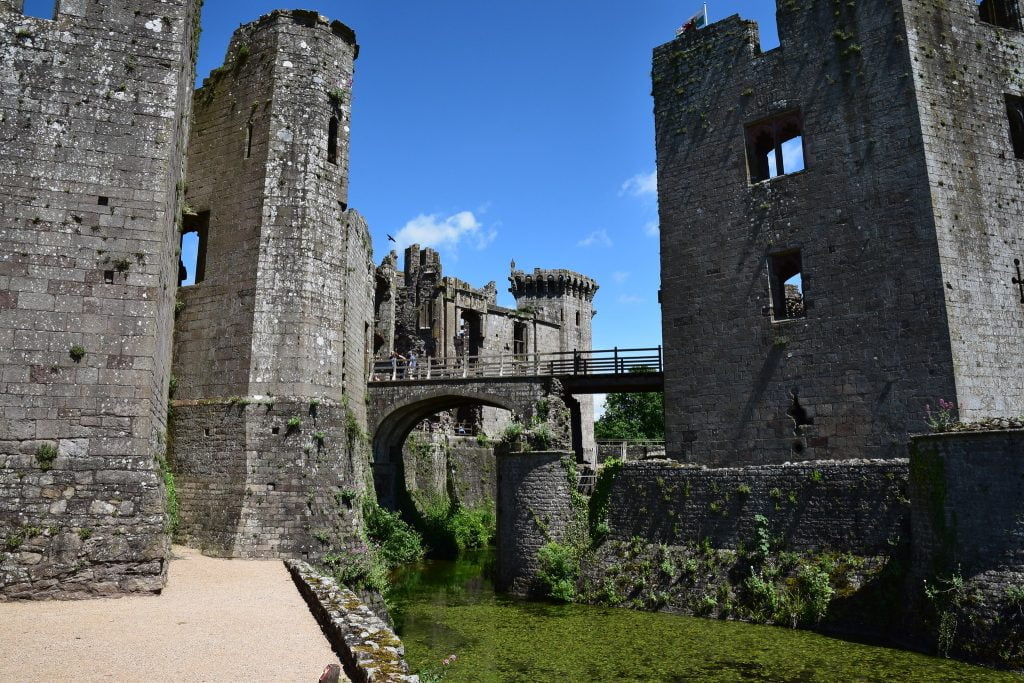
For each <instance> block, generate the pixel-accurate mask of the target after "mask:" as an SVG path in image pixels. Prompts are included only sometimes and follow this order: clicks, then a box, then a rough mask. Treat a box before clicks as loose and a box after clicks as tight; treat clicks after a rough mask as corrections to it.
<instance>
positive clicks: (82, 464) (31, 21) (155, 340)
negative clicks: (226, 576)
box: [0, 0, 198, 599]
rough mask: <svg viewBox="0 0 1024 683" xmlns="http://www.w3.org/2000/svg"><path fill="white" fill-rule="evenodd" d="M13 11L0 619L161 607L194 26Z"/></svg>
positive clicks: (75, 11)
mask: <svg viewBox="0 0 1024 683" xmlns="http://www.w3.org/2000/svg"><path fill="white" fill-rule="evenodd" d="M20 10H21V2H14V3H12V2H10V1H9V0H7V1H4V2H0V55H2V57H0V62H2V63H3V65H4V67H3V69H2V70H0V71H2V73H0V82H2V86H0V140H2V141H3V142H2V144H0V226H2V227H0V238H2V239H0V244H2V246H0V540H2V541H3V543H2V544H0V599H3V598H6V597H81V596H85V595H92V594H98V593H109V592H133V591H153V590H159V589H160V588H161V587H162V585H163V581H164V572H165V566H164V562H163V558H164V557H165V555H166V552H167V548H168V546H167V535H166V533H165V528H164V527H165V515H164V502H163V500H164V497H163V484H162V480H161V478H160V476H159V472H158V470H157V463H156V458H157V457H159V456H161V455H162V454H163V449H164V446H163V443H162V440H163V436H164V431H165V415H166V411H167V384H168V377H169V374H170V373H169V368H170V355H171V325H172V313H173V308H174V290H175V284H176V281H175V274H176V270H177V263H176V261H177V259H176V257H175V250H176V248H177V240H178V238H177V233H176V230H175V219H176V217H177V216H178V213H179V209H180V201H181V197H180V195H179V192H178V186H179V183H180V182H181V180H182V177H183V167H184V160H185V159H184V157H185V154H184V140H185V138H186V137H187V135H188V128H189V120H190V110H191V99H192V90H193V81H194V66H193V62H192V56H193V50H194V48H195V41H196V37H197V33H196V26H197V22H198V7H197V3H196V2H194V1H193V0H169V1H167V0H164V1H160V2H157V1H156V0H142V1H138V2H127V1H125V0H112V1H110V2H103V3H97V2H90V3H88V4H86V3H83V2H80V1H76V0H61V2H58V3H56V13H55V16H54V17H53V19H52V20H47V19H38V18H31V17H25V16H22V14H21V11H20ZM112 359H113V360H112ZM44 447H45V448H46V449H49V448H55V449H56V456H55V457H52V456H51V455H47V454H48V452H49V451H47V450H41V449H43V448H44ZM55 490H59V491H66V492H67V494H66V495H64V494H63V493H62V494H61V496H60V500H57V501H56V502H55V495H54V491H55ZM126 502H127V503H131V505H132V506H133V508H132V509H133V511H134V512H133V514H132V516H131V518H130V519H124V518H121V517H119V516H118V515H117V514H114V513H115V512H116V511H117V510H118V506H121V505H123V504H124V503H126ZM19 538H20V539H23V540H22V541H21V544H22V545H21V546H20V550H19V547H18V539H19ZM146 556H153V557H155V558H156V559H155V561H154V562H146V561H145V558H146ZM26 569H29V570H30V571H26ZM100 575H102V579H99V578H96V577H98V576H100Z"/></svg>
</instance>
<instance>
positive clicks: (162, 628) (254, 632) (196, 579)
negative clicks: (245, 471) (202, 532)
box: [0, 546, 338, 683]
mask: <svg viewBox="0 0 1024 683" xmlns="http://www.w3.org/2000/svg"><path fill="white" fill-rule="evenodd" d="M174 557H175V559H174V560H173V561H172V562H171V565H170V576H169V581H168V583H167V588H166V589H164V591H163V593H162V594H161V595H159V596H136V597H125V598H119V599H100V600H81V601H72V602H14V603H0V681H19V682H20V681H56V680H72V681H75V682H76V683H78V682H79V681H311V682H312V681H316V680H317V678H318V677H319V676H320V673H321V672H322V671H323V669H324V667H325V666H326V665H327V664H328V663H331V662H335V663H337V662H338V658H337V656H336V655H335V654H334V652H333V651H332V650H331V647H330V645H329V644H328V643H327V640H326V639H325V638H324V636H323V634H322V633H321V632H320V627H319V626H318V625H317V623H316V621H315V620H314V619H313V617H312V615H311V614H310V613H309V609H308V608H307V607H306V603H305V602H304V601H303V600H302V597H301V596H300V595H299V592H298V590H297V589H296V588H295V584H294V583H292V580H291V577H289V576H288V571H287V570H286V569H285V568H284V564H283V563H282V562H281V561H279V560H222V559H214V558H209V557H203V556H202V555H200V554H199V553H198V551H195V550H190V549H187V548H179V547H177V546H175V548H174Z"/></svg>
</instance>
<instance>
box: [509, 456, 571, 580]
mask: <svg viewBox="0 0 1024 683" xmlns="http://www.w3.org/2000/svg"><path fill="white" fill-rule="evenodd" d="M497 458H498V503H497V509H498V566H497V577H496V579H495V585H496V587H497V588H498V590H503V591H508V592H510V593H513V594H517V595H530V594H533V593H535V592H536V591H537V585H536V578H537V576H536V575H537V568H538V564H537V552H538V551H539V550H540V549H541V547H542V546H543V545H544V544H545V543H547V542H548V541H563V540H564V534H565V530H566V527H567V525H568V524H569V523H570V522H571V521H572V520H573V509H572V499H571V493H572V490H571V486H575V485H576V483H575V482H570V480H569V475H568V469H567V465H566V462H565V461H566V460H568V461H569V462H573V463H574V462H575V458H574V456H573V455H572V454H571V453H564V452H533V453H506V452H500V451H499V453H498V455H497Z"/></svg>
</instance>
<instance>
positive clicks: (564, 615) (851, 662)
mask: <svg viewBox="0 0 1024 683" xmlns="http://www.w3.org/2000/svg"><path fill="white" fill-rule="evenodd" d="M492 558H493V555H492V554H491V553H481V554H477V555H472V556H469V557H464V558H462V559H459V560H457V561H454V562H449V561H440V560H433V561H428V562H423V563H421V564H418V565H415V566H411V567H407V568H403V569H402V570H400V571H399V572H398V573H397V574H396V575H395V577H394V579H395V591H394V594H393V601H394V609H393V610H392V615H393V617H394V619H395V626H396V627H397V630H398V634H399V635H400V636H401V638H402V640H403V641H404V643H405V649H406V656H407V658H408V660H409V664H410V665H411V666H412V667H413V669H414V670H417V671H421V672H423V671H426V672H432V673H442V672H443V674H444V675H445V678H444V680H446V681H531V682H533V681H1018V683H1019V682H1020V681H1021V680H1024V677H1019V676H1015V675H1013V674H1008V673H1002V672H997V671H990V670H988V669H983V668H979V667H974V666H970V665H967V664H962V663H959V662H954V661H950V660H945V659H936V658H934V657H928V656H925V655H921V654H916V653H912V652H904V651H901V650H893V649H889V648H884V647H874V646H870V645H861V644H858V643H851V642H847V641H843V640H836V639H833V638H828V637H825V636H821V635H818V634H815V633H810V632H807V631H794V630H790V629H785V628H778V627H772V626H753V625H750V624H742V623H738V622H728V621H713V620H708V619H697V618H693V617H681V616H675V615H670V614H658V613H650V612H637V611H633V610H628V609H615V608H605V607H590V606H585V605H552V604H547V603H539V602H526V601H521V600H513V599H510V598H507V597H505V596H501V595H497V594H495V592H494V588H493V584H492V583H491V582H490V580H489V579H488V578H487V575H488V571H487V570H488V566H489V565H490V563H491V562H492V561H493V560H492ZM452 654H454V655H456V659H455V661H454V662H452V663H451V664H450V665H448V666H444V665H443V664H442V660H443V659H445V658H446V657H448V656H449V655H452Z"/></svg>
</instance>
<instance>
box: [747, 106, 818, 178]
mask: <svg viewBox="0 0 1024 683" xmlns="http://www.w3.org/2000/svg"><path fill="white" fill-rule="evenodd" d="M746 143H747V165H748V167H749V169H750V182H752V183H758V182H761V181H762V180H769V179H771V178H776V177H778V176H780V175H787V174H789V173H796V172H797V171H802V170H804V138H803V122H802V120H801V118H800V112H789V113H787V114H783V115H781V116H776V117H774V118H771V119H766V120H764V121H758V122H756V123H752V124H750V125H748V126H747V129H746Z"/></svg>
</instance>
